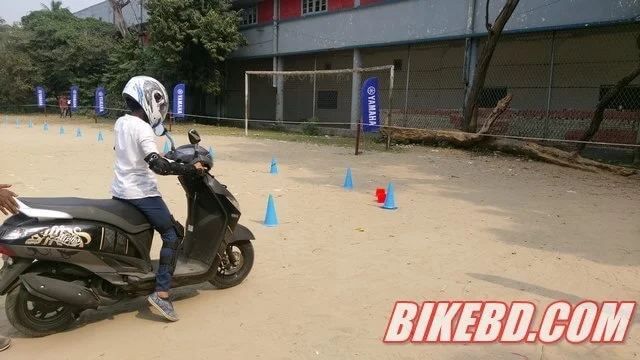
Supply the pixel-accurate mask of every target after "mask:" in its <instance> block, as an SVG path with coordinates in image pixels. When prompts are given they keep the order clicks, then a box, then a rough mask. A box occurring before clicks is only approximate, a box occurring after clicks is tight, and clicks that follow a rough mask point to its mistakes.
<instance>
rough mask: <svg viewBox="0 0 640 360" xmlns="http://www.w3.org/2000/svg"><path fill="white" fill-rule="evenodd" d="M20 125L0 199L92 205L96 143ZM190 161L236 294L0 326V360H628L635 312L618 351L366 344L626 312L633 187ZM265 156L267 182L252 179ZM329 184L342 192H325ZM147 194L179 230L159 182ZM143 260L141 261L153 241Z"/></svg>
mask: <svg viewBox="0 0 640 360" xmlns="http://www.w3.org/2000/svg"><path fill="white" fill-rule="evenodd" d="M0 118H2V114H0ZM34 119H35V126H34V128H28V127H27V122H26V120H23V122H22V125H20V126H16V125H15V124H11V123H10V124H8V125H7V124H0V144H1V145H2V149H3V157H2V160H1V164H2V166H1V168H0V183H11V184H13V190H14V191H15V192H17V193H18V194H19V195H21V196H25V197H27V196H28V197H56V196H78V197H89V198H105V197H108V196H109V186H110V182H111V180H112V176H113V175H112V166H113V150H112V141H113V138H112V136H111V132H110V130H109V129H110V128H111V126H106V125H105V127H104V129H105V130H103V133H104V140H105V141H104V142H98V141H97V136H98V129H97V128H96V127H94V126H90V125H91V124H90V123H88V122H87V124H86V126H84V125H83V127H82V131H83V134H82V137H80V138H78V137H76V128H77V125H72V124H68V125H67V126H66V127H65V130H66V134H65V135H60V134H59V133H58V131H59V125H58V124H57V123H56V122H55V121H56V117H55V116H50V117H49V119H50V120H49V121H50V122H49V124H50V125H49V126H50V128H49V131H48V132H45V131H43V127H42V118H34ZM58 120H59V119H58ZM76 124H77V123H76ZM196 128H198V129H205V127H204V126H196ZM177 130H178V129H175V130H174V136H175V138H176V140H177V142H178V143H179V144H184V143H186V142H187V137H186V136H185V135H186V128H181V129H180V132H178V131H177ZM203 133H204V131H203ZM202 145H203V146H205V147H206V148H208V147H209V146H212V147H213V149H214V152H215V161H216V163H215V167H214V170H213V173H214V174H215V175H216V176H217V177H218V179H220V181H221V182H223V183H225V184H227V185H228V186H229V189H230V190H231V192H232V193H234V194H237V198H238V200H239V202H240V205H241V209H242V210H243V215H242V218H241V223H243V224H244V225H246V226H248V227H249V228H250V229H251V230H252V231H253V232H254V233H255V234H256V236H257V240H256V241H255V243H254V246H255V250H256V262H255V266H254V269H253V271H252V273H251V274H250V276H249V277H248V279H247V280H246V281H245V282H244V283H242V284H241V285H239V286H237V287H235V288H231V289H227V290H215V289H214V288H213V287H212V286H210V285H207V284H203V285H200V286H192V287H188V288H183V289H178V290H175V291H174V292H173V294H174V295H175V296H176V297H177V298H178V299H179V300H177V301H176V302H175V307H176V310H177V312H178V313H179V315H180V318H181V319H180V321H178V322H176V323H167V322H165V321H163V320H162V319H161V318H160V317H159V316H158V315H156V314H155V313H153V312H152V311H151V310H150V308H149V306H148V304H147V303H146V300H145V299H144V298H139V299H136V300H135V301H131V302H128V303H125V304H122V305H117V306H114V307H110V308H105V309H100V310H97V311H91V312H88V313H86V314H85V315H84V316H83V317H82V318H81V319H80V320H79V324H78V326H76V327H75V328H74V329H73V330H71V331H68V332H65V333H61V334H56V335H52V336H48V337H45V338H37V339H29V338H24V337H22V336H21V335H20V334H19V333H18V332H17V331H16V330H14V329H13V327H12V326H11V324H10V323H9V322H8V320H7V319H6V316H5V314H4V311H1V312H0V335H5V336H11V337H13V338H14V340H13V346H12V347H11V348H10V349H9V350H7V351H6V352H4V353H2V354H1V355H0V356H1V357H7V358H8V357H11V358H15V359H47V360H54V359H82V360H87V359H122V360H124V359H222V358H235V359H438V360H440V359H453V360H462V359H473V360H478V359H487V360H489V359H514V360H522V359H531V360H533V359H536V360H538V359H569V360H571V359H581V360H582V359H608V360H610V359H640V325H638V324H639V322H640V316H639V314H638V313H637V312H636V314H635V316H634V319H633V326H632V327H631V329H630V331H629V334H628V339H627V341H626V343H625V344H620V345H598V346H596V345H590V344H581V345H570V344H568V343H566V342H561V343H558V344H552V345H544V346H542V344H526V345H524V344H516V345H502V344H493V345H452V344H450V345H442V344H405V345H385V344H383V343H382V337H383V334H384V332H385V329H386V326H387V322H388V319H389V316H390V314H391V310H392V308H393V305H394V302H395V301H396V300H412V301H415V302H418V303H421V302H422V301H427V300H442V301H447V300H500V301H504V302H510V301H515V300H527V301H532V302H534V303H535V304H536V305H537V306H538V309H539V310H538V311H539V312H541V310H542V309H544V307H545V306H546V305H548V304H549V303H551V302H553V301H556V300H559V299H564V300H567V301H569V302H571V303H572V304H576V303H578V302H579V301H581V300H584V299H591V300H594V301H597V302H601V301H603V300H636V301H637V300H638V299H639V298H640V289H639V286H638V285H640V221H639V220H638V219H640V210H639V205H640V201H639V199H640V197H639V195H640V187H639V186H638V185H639V184H640V181H639V180H638V179H637V178H636V179H625V178H620V177H614V176H609V175H602V174H591V173H586V172H581V171H577V170H570V169H564V168H559V167H556V166H553V165H547V164H542V163H536V162H531V161H527V160H522V159H518V158H513V157H504V156H500V155H498V156H496V155H478V154H470V153H465V152H462V151H455V150H447V149H435V148H423V147H414V148H409V149H406V150H405V151H401V152H393V153H386V152H366V153H365V154H363V155H362V156H357V157H356V156H353V150H352V149H348V148H340V147H331V146H320V145H313V144H305V143H289V142H283V141H274V140H265V139H256V138H255V137H249V138H244V137H231V136H213V135H203V142H202ZM158 146H159V149H160V150H162V149H163V147H164V139H158ZM272 156H275V157H276V159H277V161H278V169H279V171H280V173H279V174H278V175H272V174H269V165H270V161H271V157H272ZM347 167H351V169H352V173H353V181H354V185H355V188H354V190H352V191H349V190H346V189H344V188H342V184H343V182H344V177H345V172H346V169H347ZM389 181H393V184H394V187H395V196H396V204H397V205H398V209H397V210H395V211H388V210H383V209H380V208H379V207H378V205H377V204H376V203H375V201H374V192H375V189H376V188H377V187H384V188H386V187H387V185H388V183H389ZM159 183H160V190H161V192H162V193H163V194H164V197H165V198H166V200H167V202H168V204H169V206H170V207H171V209H172V210H173V212H174V213H175V215H176V217H177V218H179V219H184V217H185V215H186V210H185V199H184V194H183V192H182V190H181V188H180V186H179V185H178V184H177V180H176V179H175V178H172V177H160V178H159ZM269 194H273V195H274V198H275V205H276V210H277V216H278V219H279V221H280V226H278V227H275V228H267V227H265V226H263V225H262V221H263V220H264V216H265V209H266V205H267V198H268V195H269ZM0 216H1V215H0ZM0 220H4V218H2V219H0ZM358 228H361V229H363V230H364V231H360V230H358ZM152 251H153V254H152V257H153V258H157V257H158V251H159V238H158V237H156V238H155V240H154V249H153V250H152ZM3 303H4V298H2V299H1V300H0V306H2V307H4V305H3Z"/></svg>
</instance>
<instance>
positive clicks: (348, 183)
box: [344, 168, 353, 189]
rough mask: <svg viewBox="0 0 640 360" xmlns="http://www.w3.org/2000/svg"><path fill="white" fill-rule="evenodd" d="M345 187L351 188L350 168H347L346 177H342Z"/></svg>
mask: <svg viewBox="0 0 640 360" xmlns="http://www.w3.org/2000/svg"><path fill="white" fill-rule="evenodd" d="M344 187H345V189H353V179H351V168H348V169H347V177H346V178H345V179H344Z"/></svg>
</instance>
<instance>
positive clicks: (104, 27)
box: [22, 4, 116, 105]
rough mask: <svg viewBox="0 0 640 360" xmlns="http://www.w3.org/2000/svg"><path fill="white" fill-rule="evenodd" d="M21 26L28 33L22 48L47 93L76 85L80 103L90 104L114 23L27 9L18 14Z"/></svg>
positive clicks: (103, 70)
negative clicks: (25, 11) (27, 11)
mask: <svg viewBox="0 0 640 360" xmlns="http://www.w3.org/2000/svg"><path fill="white" fill-rule="evenodd" d="M52 5H53V4H52ZM22 27H23V29H24V30H25V31H26V32H28V33H29V34H30V36H29V40H28V42H27V43H26V45H25V48H26V51H27V53H28V55H29V58H30V59H31V61H32V62H33V63H34V64H35V68H36V73H37V76H38V77H39V78H41V79H42V85H44V87H45V88H46V89H47V90H48V91H49V93H50V94H51V95H54V94H56V93H58V92H61V91H63V92H66V91H69V88H70V87H71V86H72V85H78V86H79V87H80V102H81V104H83V105H90V104H92V103H93V95H94V91H95V89H96V87H97V86H100V85H104V84H103V83H102V80H103V77H104V74H105V73H106V72H107V71H108V70H109V58H108V54H109V53H110V52H111V51H112V49H113V48H114V46H115V44H116V36H115V35H116V31H115V28H114V26H113V25H112V24H108V23H105V22H102V21H100V20H97V19H92V18H89V19H80V18H77V17H75V16H74V15H73V14H72V13H71V12H70V11H69V10H67V9H57V10H55V11H49V10H40V11H34V12H31V13H30V14H29V15H26V16H24V17H22Z"/></svg>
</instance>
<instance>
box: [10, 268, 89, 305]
mask: <svg viewBox="0 0 640 360" xmlns="http://www.w3.org/2000/svg"><path fill="white" fill-rule="evenodd" d="M20 280H21V281H22V284H23V285H24V287H25V288H26V289H27V291H28V292H29V293H30V294H31V295H33V296H37V297H39V298H42V299H44V300H47V301H59V302H63V303H66V304H68V305H71V306H73V307H77V308H80V309H95V308H97V307H98V306H99V305H100V298H99V297H98V295H96V294H95V293H94V292H93V291H91V290H89V289H88V288H86V287H84V286H81V285H78V284H75V283H71V282H67V281H62V280H58V279H52V278H49V277H44V276H39V275H36V274H24V275H20Z"/></svg>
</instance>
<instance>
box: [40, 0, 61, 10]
mask: <svg viewBox="0 0 640 360" xmlns="http://www.w3.org/2000/svg"><path fill="white" fill-rule="evenodd" d="M40 5H41V6H42V9H44V10H48V11H58V10H62V1H54V0H51V2H50V3H49V5H48V6H47V5H45V4H43V3H40Z"/></svg>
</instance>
